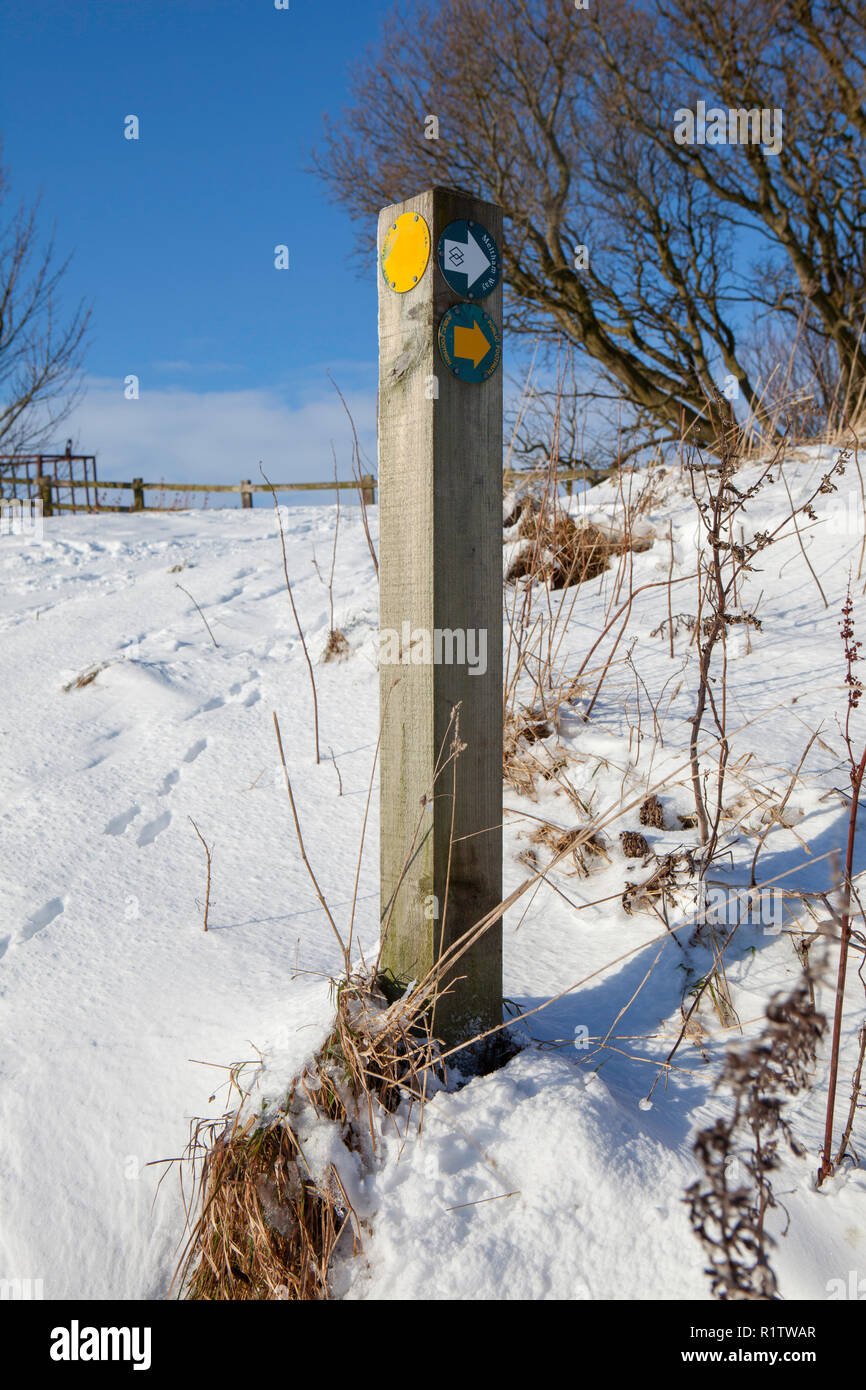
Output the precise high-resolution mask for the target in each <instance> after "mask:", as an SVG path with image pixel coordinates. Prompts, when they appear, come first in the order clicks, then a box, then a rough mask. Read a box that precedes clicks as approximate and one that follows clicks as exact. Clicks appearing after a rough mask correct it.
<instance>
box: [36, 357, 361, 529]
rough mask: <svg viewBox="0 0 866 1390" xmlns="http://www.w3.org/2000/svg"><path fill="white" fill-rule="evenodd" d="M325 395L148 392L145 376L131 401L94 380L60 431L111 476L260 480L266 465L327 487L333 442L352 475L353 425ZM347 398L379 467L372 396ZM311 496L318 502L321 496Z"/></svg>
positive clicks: (116, 385) (280, 476)
mask: <svg viewBox="0 0 866 1390" xmlns="http://www.w3.org/2000/svg"><path fill="white" fill-rule="evenodd" d="M328 392H329V394H328V395H324V394H323V395H322V396H321V397H320V398H318V399H314V400H308V401H306V402H305V403H303V404H299V405H294V406H293V405H289V404H287V402H286V400H285V399H284V398H283V397H282V396H281V394H280V393H279V392H278V391H276V390H248V391H244V390H241V391H193V390H174V389H163V388H156V387H154V388H150V387H148V384H147V381H146V379H145V378H142V380H141V384H140V396H139V399H138V400H126V399H125V397H124V388H123V382H122V381H121V380H116V381H115V380H105V379H91V380H90V381H89V382H88V383H87V392H86V395H85V397H84V399H83V400H82V401H81V402H80V403H79V405H78V406H77V407H76V408H75V411H74V413H73V415H72V416H71V417H70V419H69V421H68V422H67V423H66V425H65V427H62V429H63V433H64V436H69V437H71V438H72V440H73V442H74V446H75V452H78V453H88V454H96V462H97V469H98V472H99V476H100V477H101V478H105V479H116V480H126V479H128V478H134V477H139V478H143V479H144V480H145V482H158V481H159V480H160V479H162V478H164V479H165V480H166V482H168V483H175V482H178V483H180V482H187V483H199V482H201V483H237V482H240V480H241V479H242V478H250V479H252V480H253V481H256V482H261V476H260V474H259V460H260V459H261V461H262V467H263V468H264V470H265V472H266V473H267V475H268V477H269V478H271V480H272V481H273V482H280V483H294V482H319V481H327V480H328V479H330V478H332V477H333V476H334V473H333V468H334V465H333V459H332V456H331V440H333V442H334V448H335V450H336V454H337V466H338V473H339V476H340V477H341V478H345V479H349V478H351V476H352V472H351V458H352V434H351V427H350V425H349V421H348V419H347V418H346V413H345V411H344V409H343V407H342V405H341V404H340V401H339V400H338V398H337V395H336V393H335V392H334V391H333V390H332V389H331V388H330V387H329V388H328ZM344 395H345V397H346V403H347V405H348V407H349V409H350V410H351V412H352V415H353V417H354V420H355V426H356V428H357V431H358V438H359V440H360V443H361V447H362V449H363V450H364V453H365V455H366V458H367V460H369V463H370V466H371V469H372V471H375V463H376V400H375V396H372V395H371V394H370V393H367V392H362V391H357V390H356V391H344ZM363 471H366V468H364V470H363ZM305 500H306V501H308V502H311V501H314V500H315V494H314V493H310V494H309V495H308V496H307V497H306V499H305Z"/></svg>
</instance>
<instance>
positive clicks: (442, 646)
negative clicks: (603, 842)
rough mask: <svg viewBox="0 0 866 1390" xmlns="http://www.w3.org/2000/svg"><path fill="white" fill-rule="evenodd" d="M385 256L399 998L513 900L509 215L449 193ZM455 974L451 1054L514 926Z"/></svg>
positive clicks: (386, 602)
mask: <svg viewBox="0 0 866 1390" xmlns="http://www.w3.org/2000/svg"><path fill="white" fill-rule="evenodd" d="M378 244H379V253H380V275H379V573H380V637H381V651H380V699H381V710H382V718H383V724H382V742H381V753H380V768H381V794H380V795H381V885H382V887H381V893H382V897H381V915H382V929H383V947H382V954H381V966H382V969H383V971H384V972H385V975H386V977H388V979H389V980H390V981H391V987H392V989H394V990H396V989H400V988H404V987H405V986H406V985H408V984H409V983H411V982H412V981H417V980H420V979H422V978H423V977H424V976H425V975H426V974H427V972H428V971H429V970H430V968H431V967H432V966H433V965H434V963H435V961H436V960H437V959H438V956H439V953H440V952H441V951H442V950H443V949H447V948H448V947H449V946H450V945H451V944H452V943H454V942H455V941H456V940H457V939H458V938H459V937H460V936H461V935H462V934H463V933H464V932H466V931H467V930H468V929H469V928H471V927H472V926H473V925H474V924H475V923H476V922H478V921H479V920H480V919H481V918H482V917H483V916H484V915H485V914H487V913H489V912H490V911H491V910H493V909H495V907H496V906H497V905H498V904H499V903H500V902H501V899H502V828H501V827H502V366H501V323H502V288H501V282H500V276H501V262H500V248H501V245H502V214H501V210H500V208H499V207H497V206H496V205H494V204H491V203H485V202H482V201H481V200H480V199H477V198H474V197H472V196H471V195H469V194H467V193H464V192H461V191H457V190H454V189H448V188H434V189H431V190H429V191H427V192H425V193H420V194H418V195H417V196H416V197H413V198H409V199H407V200H406V201H405V202H403V203H400V204H397V205H396V206H394V207H390V208H386V209H385V210H384V211H383V212H382V213H381V214H380V217H379V242H378ZM457 730H459V740H460V743H461V744H462V745H465V747H463V748H462V750H461V751H460V752H459V755H457V756H456V758H455V757H454V756H452V755H453V744H454V735H455V732H456V731H457ZM443 767H444V771H443V770H442V769H443ZM451 977H452V979H453V981H454V983H453V987H452V988H451V991H450V992H449V993H448V994H447V995H446V996H445V997H443V998H441V999H440V1000H439V1002H438V1003H437V1006H436V1012H435V1020H434V1029H435V1033H436V1034H437V1036H439V1037H440V1038H442V1039H443V1041H444V1042H445V1043H446V1045H447V1046H449V1047H450V1046H456V1045H458V1044H460V1043H462V1042H465V1041H466V1040H467V1039H468V1038H471V1037H473V1036H474V1035H476V1034H477V1033H479V1032H481V1031H484V1030H485V1029H488V1028H492V1027H495V1026H496V1025H497V1024H499V1023H501V1021H502V939H501V923H499V922H496V923H495V924H494V926H492V927H491V928H490V929H489V930H488V931H487V932H486V933H485V934H484V936H483V937H482V938H481V939H480V940H479V941H478V943H477V944H476V945H474V946H473V947H472V948H471V949H470V951H469V952H468V953H466V954H464V955H462V956H461V957H460V958H459V960H457V962H456V964H455V965H454V967H453V970H452V972H451ZM495 1037H496V1039H497V1040H499V1035H495ZM484 1052H485V1049H475V1051H474V1054H473V1056H472V1057H471V1058H470V1057H469V1056H467V1058H466V1062H467V1069H468V1070H471V1069H474V1068H476V1067H478V1066H482V1067H483V1066H484V1065H485V1060H484ZM452 1060H453V1061H455V1062H456V1064H457V1065H458V1066H461V1065H463V1063H462V1062H461V1057H460V1055H458V1056H457V1057H456V1058H453V1059H452Z"/></svg>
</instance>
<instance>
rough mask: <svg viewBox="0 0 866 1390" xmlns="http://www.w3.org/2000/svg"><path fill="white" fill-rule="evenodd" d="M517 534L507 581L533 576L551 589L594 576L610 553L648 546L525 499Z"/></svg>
mask: <svg viewBox="0 0 866 1390" xmlns="http://www.w3.org/2000/svg"><path fill="white" fill-rule="evenodd" d="M517 534H518V536H519V537H520V539H521V540H522V541H523V542H524V544H523V545H522V546H521V548H520V550H519V551H518V553H517V555H516V556H515V558H514V559H513V560H512V562H511V564H510V565H509V567H508V571H507V573H506V576H505V580H506V583H507V584H512V583H515V582H516V581H517V580H518V579H525V578H528V577H530V576H531V577H532V578H533V579H535V580H537V581H539V582H541V583H543V584H546V585H547V586H548V587H549V588H550V589H568V588H570V587H571V586H572V584H582V583H584V581H585V580H587V579H594V578H595V577H596V576H597V575H599V574H602V573H603V572H604V571H605V570H606V569H607V568H608V566H609V564H610V561H611V557H612V556H615V555H623V554H625V553H626V551H628V550H648V549H649V547H650V545H651V544H652V541H651V540H649V539H646V538H643V537H642V538H640V539H638V538H635V537H626V536H620V535H615V534H614V533H613V532H611V531H607V530H604V529H603V528H602V527H600V526H596V525H594V524H593V523H592V522H589V521H580V522H576V521H574V519H573V518H572V517H571V516H569V515H568V513H567V512H564V511H562V510H561V509H560V508H559V507H557V506H555V505H553V506H544V505H543V504H542V503H540V502H538V501H537V500H536V499H534V498H525V499H524V503H523V509H522V513H521V516H520V520H519V522H518V526H517Z"/></svg>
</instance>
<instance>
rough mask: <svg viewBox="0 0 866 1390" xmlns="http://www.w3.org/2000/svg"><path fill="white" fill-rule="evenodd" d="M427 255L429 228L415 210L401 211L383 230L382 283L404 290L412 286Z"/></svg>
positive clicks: (421, 272)
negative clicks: (383, 280)
mask: <svg viewBox="0 0 866 1390" xmlns="http://www.w3.org/2000/svg"><path fill="white" fill-rule="evenodd" d="M429 259H430V228H429V227H428V226H427V223H426V222H425V221H424V218H423V217H422V216H421V214H420V213H419V212H401V214H400V216H399V217H398V218H397V221H396V222H393V223H392V224H391V226H390V227H389V228H388V230H387V232H386V233H385V239H384V241H383V242H382V250H381V253H380V256H379V260H380V263H381V266H382V274H383V276H384V277H385V283H386V284H387V285H389V286H390V287H391V289H392V290H396V291H397V293H398V294H405V293H406V291H407V290H411V289H414V287H415V285H417V283H418V281H419V280H420V279H421V276H422V275H423V274H424V271H425V270H426V269H427V262H428V261H429Z"/></svg>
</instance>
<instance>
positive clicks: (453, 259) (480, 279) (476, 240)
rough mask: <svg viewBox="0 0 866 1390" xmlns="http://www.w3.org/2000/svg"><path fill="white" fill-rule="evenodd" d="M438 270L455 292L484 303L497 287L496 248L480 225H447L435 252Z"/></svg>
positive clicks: (499, 262) (460, 222) (463, 220)
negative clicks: (485, 298) (483, 300)
mask: <svg viewBox="0 0 866 1390" xmlns="http://www.w3.org/2000/svg"><path fill="white" fill-rule="evenodd" d="M436 254H437V258H438V261H439V269H440V270H441V271H442V274H443V275H444V276H445V279H446V280H447V281H448V284H449V285H450V286H451V289H452V290H454V292H455V294H462V295H463V296H464V297H465V298H466V299H484V297H485V295H488V294H490V293H491V292H492V291H493V290H495V289H496V286H497V285H498V284H499V279H500V276H501V274H502V258H501V256H500V254H499V247H498V246H497V245H496V241H495V240H494V238H493V237H492V236H491V235H490V233H489V232H488V230H487V228H486V227H482V225H481V223H480V222H470V221H469V220H468V219H467V218H464V217H461V218H458V220H457V221H456V222H449V223H448V226H447V227H446V228H445V230H444V232H443V233H442V235H441V236H440V238H439V243H438V246H437V248H436Z"/></svg>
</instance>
